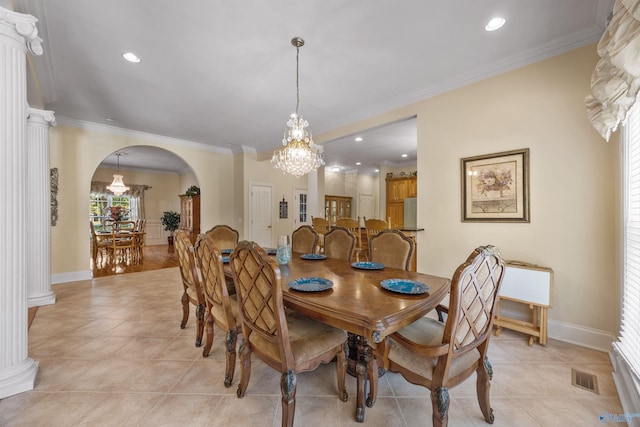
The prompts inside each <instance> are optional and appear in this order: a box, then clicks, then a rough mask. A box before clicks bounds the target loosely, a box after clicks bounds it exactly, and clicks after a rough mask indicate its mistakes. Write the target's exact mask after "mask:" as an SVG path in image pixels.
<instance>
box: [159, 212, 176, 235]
mask: <svg viewBox="0 0 640 427" xmlns="http://www.w3.org/2000/svg"><path fill="white" fill-rule="evenodd" d="M160 220H161V221H162V225H164V229H165V231H170V232H171V234H172V235H173V232H174V231H176V230H177V229H178V227H179V226H180V214H179V213H178V212H176V211H165V212H164V213H163V214H162V218H160Z"/></svg>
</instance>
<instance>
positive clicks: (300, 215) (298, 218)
mask: <svg viewBox="0 0 640 427" xmlns="http://www.w3.org/2000/svg"><path fill="white" fill-rule="evenodd" d="M307 200H308V196H307V189H306V188H296V189H295V190H294V194H293V202H294V203H293V228H294V229H296V228H298V227H300V226H301V225H310V224H311V216H310V215H309V213H308V212H309V209H308V208H309V205H308V203H307Z"/></svg>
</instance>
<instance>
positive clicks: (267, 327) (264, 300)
mask: <svg viewBox="0 0 640 427" xmlns="http://www.w3.org/2000/svg"><path fill="white" fill-rule="evenodd" d="M269 261H272V260H270V259H269V258H268V256H267V254H266V252H265V251H264V249H262V248H261V247H260V246H258V244H257V243H255V242H248V241H242V242H240V243H239V244H238V246H237V247H236V249H235V251H234V252H233V253H232V254H231V259H230V262H231V269H232V271H233V277H234V281H235V283H236V291H237V292H238V296H239V298H240V300H241V303H240V304H239V305H240V311H241V313H242V317H243V319H244V320H243V332H244V327H247V328H249V329H250V330H251V332H256V333H258V334H259V335H261V336H262V337H263V338H265V339H267V340H269V341H271V342H277V341H278V340H279V338H278V334H279V333H280V329H281V327H282V325H281V324H280V319H279V314H278V313H279V310H278V309H279V306H280V305H282V289H281V288H280V286H279V285H280V283H279V280H280V270H279V268H278V267H277V264H275V261H273V264H274V265H270V263H269ZM285 327H286V326H285ZM251 332H249V331H246V334H245V336H246V337H247V339H248V336H249V335H250V333H251Z"/></svg>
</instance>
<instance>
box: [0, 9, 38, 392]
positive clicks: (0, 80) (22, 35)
mask: <svg viewBox="0 0 640 427" xmlns="http://www.w3.org/2000/svg"><path fill="white" fill-rule="evenodd" d="M36 21H37V19H36V18H34V17H33V16H30V15H23V14H21V13H15V12H12V11H10V10H7V9H4V8H0V94H1V95H0V183H1V185H0V200H1V202H0V236H1V237H0V399H1V398H4V397H7V396H11V395H14V394H17V393H22V392H23V391H27V390H32V389H33V385H34V383H35V379H36V374H37V373H38V362H36V361H34V360H33V359H31V358H29V357H28V356H27V351H28V348H27V339H28V336H27V282H26V278H27V267H28V265H27V257H26V255H27V239H26V238H27V232H26V230H27V227H28V224H27V222H26V206H27V202H26V197H25V194H26V193H27V156H26V154H27V150H26V145H25V134H26V123H27V108H28V107H27V83H26V81H27V73H26V62H27V61H26V54H27V50H29V51H30V52H31V53H33V54H36V55H41V54H42V45H41V44H40V42H41V40H40V38H38V30H37V29H36V26H35V23H36Z"/></svg>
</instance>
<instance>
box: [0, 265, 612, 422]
mask: <svg viewBox="0 0 640 427" xmlns="http://www.w3.org/2000/svg"><path fill="white" fill-rule="evenodd" d="M53 291H54V292H55V293H56V296H57V302H56V304H55V305H51V306H45V307H41V308H40V309H39V311H38V314H37V316H36V318H35V321H34V323H33V325H32V327H31V330H30V333H29V356H30V357H32V358H33V359H35V360H37V361H39V363H40V370H39V373H38V376H37V380H36V385H35V389H34V390H33V391H30V392H26V393H22V394H19V395H16V396H12V397H9V398H5V399H3V400H1V401H0V426H3V427H4V426H85V425H86V426H89V425H91V426H161V425H162V426H183V425H184V426H187V425H188V426H236V425H237V426H278V425H280V414H281V409H280V388H279V378H280V375H279V374H278V373H276V372H275V371H273V370H272V369H270V368H269V367H267V366H266V365H264V364H262V363H261V362H260V361H258V360H256V359H255V358H254V362H253V370H252V374H251V381H250V383H249V388H248V389H247V393H246V395H245V397H244V398H242V399H238V398H237V397H236V386H237V384H238V380H239V365H236V375H235V377H234V382H233V385H232V387H231V388H225V387H224V385H223V377H224V363H225V362H224V350H223V348H222V345H221V343H222V339H223V334H221V333H219V332H220V331H219V330H216V332H218V334H217V335H216V338H215V341H214V347H213V349H212V353H211V355H210V356H209V357H208V358H203V357H202V349H201V348H196V347H195V346H194V342H195V322H194V317H193V310H192V311H191V315H192V317H191V318H190V319H189V323H188V324H187V327H186V329H184V330H182V329H180V327H179V322H180V319H181V316H182V309H181V305H180V296H181V294H182V291H181V284H180V275H179V272H178V269H177V268H169V269H163V270H155V271H148V272H141V273H131V274H125V275H117V276H109V277H102V278H97V279H93V280H89V281H84V282H74V283H65V284H60V285H55V286H53ZM489 355H490V360H491V362H492V365H493V368H494V378H493V381H492V387H491V402H492V406H493V409H494V413H495V424H494V425H495V426H563V427H564V426H586V425H599V424H600V422H599V418H598V417H599V414H600V413H602V412H609V413H612V414H621V413H622V412H623V411H622V407H621V405H620V401H619V399H618V396H617V393H616V389H615V386H614V384H613V380H612V378H611V369H612V368H611V363H610V362H609V358H608V355H607V354H606V353H602V352H599V351H594V350H589V349H586V348H582V347H578V346H575V345H570V344H566V343H563V342H559V341H555V340H549V343H548V345H547V346H546V347H542V346H540V345H538V344H534V345H533V346H532V347H529V346H528V345H527V341H526V338H525V337H524V336H523V335H520V334H517V333H514V332H509V331H506V330H505V332H504V333H503V334H502V335H501V336H500V337H493V338H492V341H491V345H490V351H489ZM571 368H577V369H580V370H583V371H586V372H590V373H593V374H596V375H597V377H598V385H599V389H600V394H599V395H597V394H594V393H592V392H589V391H585V390H582V389H579V388H577V387H574V386H572V385H571ZM347 390H348V391H349V400H348V401H347V402H346V403H345V402H341V401H340V400H339V399H338V398H337V395H336V394H337V393H336V385H335V366H334V365H327V366H322V367H320V368H319V369H318V370H316V371H313V372H305V373H302V374H300V375H298V390H297V405H296V415H295V424H296V425H298V426H323V427H324V426H348V425H359V424H358V423H356V422H355V419H354V414H355V404H356V403H355V392H356V384H355V379H354V378H352V377H350V376H347ZM450 392H451V397H452V402H451V406H450V410H449V414H450V415H449V419H450V425H451V426H454V427H457V426H485V425H487V424H485V422H484V419H483V418H482V414H481V412H480V409H479V407H478V403H477V400H476V397H475V377H471V378H470V379H469V380H467V381H466V382H465V383H463V384H462V385H460V386H458V387H456V388H454V389H452V390H451V391H450ZM364 424H365V425H370V426H384V427H389V426H424V425H431V403H430V399H429V392H428V391H427V390H426V389H423V388H421V387H417V386H414V385H412V384H410V383H408V382H407V381H405V380H404V379H403V378H402V377H401V376H400V375H397V374H392V373H387V374H386V375H385V376H383V377H382V378H381V379H380V392H379V396H378V400H377V402H376V404H375V406H374V407H373V408H367V409H366V413H365V423H364Z"/></svg>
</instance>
